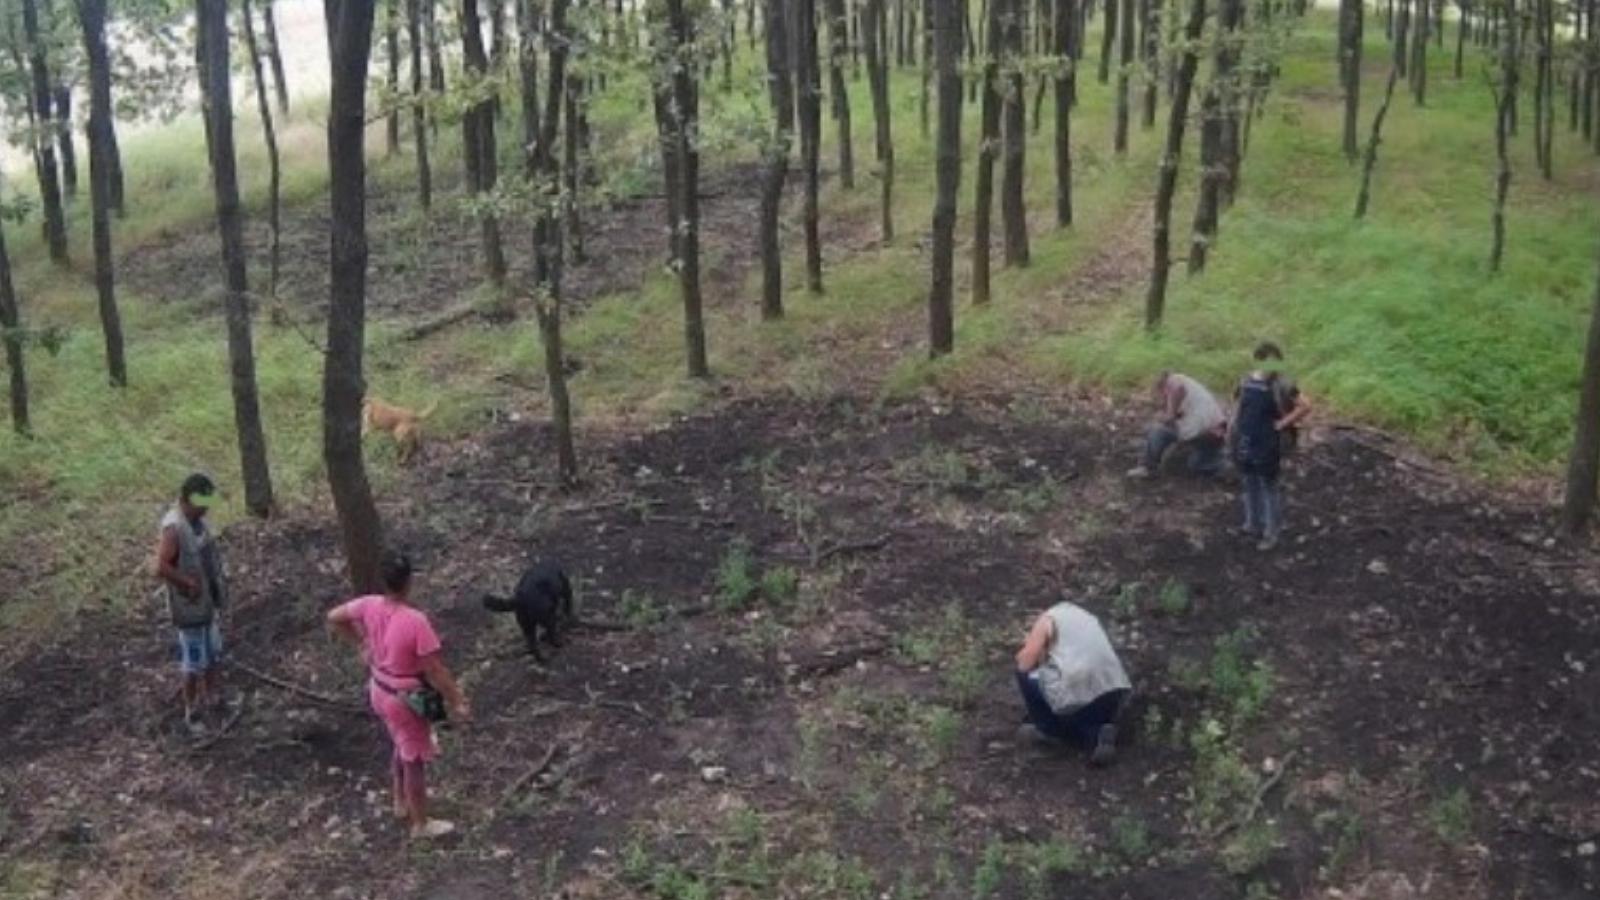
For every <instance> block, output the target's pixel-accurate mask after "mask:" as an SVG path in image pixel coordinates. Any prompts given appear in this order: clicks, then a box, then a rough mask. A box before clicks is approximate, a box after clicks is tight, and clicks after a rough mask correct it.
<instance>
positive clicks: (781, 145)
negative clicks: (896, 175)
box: [760, 0, 883, 321]
mask: <svg viewBox="0 0 1600 900" xmlns="http://www.w3.org/2000/svg"><path fill="white" fill-rule="evenodd" d="M765 2H766V20H767V88H768V93H769V95H770V96H771V99H772V136H771V138H770V139H769V143H768V145H767V148H766V151H767V159H766V171H765V172H764V173H763V177H762V180H761V222H760V244H761V318H763V319H767V320H769V321H770V320H773V319H781V318H783V249H782V247H781V246H780V245H779V242H778V213H779V212H780V211H781V210H782V206H783V183H784V181H785V180H786V179H787V178H788V175H789V147H790V145H791V143H792V142H793V138H792V136H791V133H790V132H791V130H792V127H793V123H794V90H793V87H792V82H791V80H790V77H789V33H788V29H787V28H786V27H785V24H786V22H787V20H788V15H789V13H788V10H787V9H786V8H785V4H784V0H765ZM872 2H874V3H875V4H878V5H880V6H881V5H882V3H883V0H872ZM875 14H876V13H875V12H873V11H869V12H868V16H869V18H870V17H871V16H873V15H875ZM869 27H870V26H869ZM868 40H869V41H870V40H871V38H869V39H868ZM875 52H876V51H875V50H874V49H873V48H872V47H871V45H870V43H869V45H868V49H867V54H868V56H867V67H868V69H869V73H870V75H871V77H872V79H873V102H874V103H876V102H877V100H878V95H877V78H878V76H877V64H876V63H875V62H874V59H875V57H874V56H873V54H874V53H875ZM876 113H877V110H876V108H874V114H876ZM879 127H880V128H881V127H882V126H881V125H880V126H879ZM880 155H881V150H880Z"/></svg>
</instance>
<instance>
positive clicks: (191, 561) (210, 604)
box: [161, 507, 227, 628]
mask: <svg viewBox="0 0 1600 900" xmlns="http://www.w3.org/2000/svg"><path fill="white" fill-rule="evenodd" d="M168 529H171V530H172V532H173V533H174V534H175V535H177V540H178V564H177V568H178V571H180V572H182V573H183V574H184V575H187V576H189V577H191V578H194V579H195V580H197V581H198V582H199V583H200V593H199V595H198V596H195V597H186V596H184V595H183V593H182V592H181V591H179V590H178V589H177V588H175V587H173V586H171V585H167V611H168V612H169V613H170V614H171V615H172V624H173V625H176V626H177V627H179V628H195V627H198V626H201V625H209V624H211V620H212V619H213V618H214V617H215V616H216V611H217V610H219V609H221V608H222V606H223V604H224V603H226V602H227V584H226V581H225V579H224V578H223V574H222V556H221V553H220V552H219V551H218V550H217V544H216V541H214V540H213V539H212V537H211V531H210V529H208V528H206V526H205V522H204V521H203V520H202V521H200V522H196V523H191V522H190V521H189V520H188V519H187V518H185V517H184V515H183V513H182V512H180V511H179V510H178V508H177V507H173V508H172V509H169V510H167V514H166V515H164V516H162V517H161V530H162V531H163V532H165V531H167V530H168Z"/></svg>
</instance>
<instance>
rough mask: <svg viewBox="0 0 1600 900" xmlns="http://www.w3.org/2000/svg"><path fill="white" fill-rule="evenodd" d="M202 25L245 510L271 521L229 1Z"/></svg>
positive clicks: (205, 4) (201, 16)
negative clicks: (237, 153)
mask: <svg viewBox="0 0 1600 900" xmlns="http://www.w3.org/2000/svg"><path fill="white" fill-rule="evenodd" d="M195 22H196V23H197V26H198V29H199V31H200V33H201V34H203V35H204V38H203V40H202V41H201V46H202V47H203V48H204V49H203V53H204V63H205V68H204V70H203V71H202V72H201V73H200V75H201V85H202V91H201V102H202V105H203V107H204V114H205V117H206V120H207V121H208V122H210V127H209V128H207V129H206V136H207V147H208V150H209V156H210V161H211V185H212V189H213V192H214V194H215V196H216V207H217V232H218V234H219V235H220V236H221V238H222V275H223V282H224V284H225V285H226V287H227V321H228V369H229V373H230V379H229V383H230V387H231V389H232V393H233V421H234V425H235V427H236V428H237V430H238V434H239V462H240V468H241V470H242V471H243V473H244V496H245V507H246V508H247V509H249V510H250V513H251V514H252V515H254V516H257V517H260V518H266V517H267V516H268V515H271V513H272V477H271V474H270V470H269V468H268V466H267V438H266V433H265V431H264V430H263V429H262V427H261V399H260V394H259V392H258V391H257V389H256V357H255V347H254V342H253V340H252V338H251V334H250V282H249V279H248V277H247V275H246V272H245V259H244V222H243V218H242V216H241V215H240V210H239V177H238V170H237V164H236V162H235V159H236V157H235V155H234V145H233V86H232V83H231V82H232V72H231V67H230V65H229V62H230V60H229V53H228V50H229V47H230V45H229V41H228V2H227V0H195ZM107 105H108V106H109V103H108V104H107ZM108 112H109V110H108ZM100 180H101V178H100V176H96V178H95V182H96V189H97V190H99V191H101V192H102V193H103V191H104V188H103V187H101V186H100ZM96 205H97V206H98V205H99V204H98V203H97V204H96Z"/></svg>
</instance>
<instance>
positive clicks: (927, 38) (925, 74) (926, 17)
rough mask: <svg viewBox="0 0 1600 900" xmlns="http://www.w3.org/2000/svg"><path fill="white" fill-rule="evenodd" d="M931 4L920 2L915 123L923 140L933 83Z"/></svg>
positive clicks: (929, 1) (924, 1) (925, 135)
mask: <svg viewBox="0 0 1600 900" xmlns="http://www.w3.org/2000/svg"><path fill="white" fill-rule="evenodd" d="M1001 2H1004V0H1001ZM933 3H934V0H922V96H921V98H920V102H919V103H918V107H917V112H918V120H917V121H918V123H919V124H920V125H921V128H922V136H923V137H924V138H926V137H927V136H928V103H929V102H930V100H929V98H930V97H931V96H932V83H933V31H932V27H933V26H932V23H933Z"/></svg>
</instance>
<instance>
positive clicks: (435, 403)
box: [417, 400, 439, 420]
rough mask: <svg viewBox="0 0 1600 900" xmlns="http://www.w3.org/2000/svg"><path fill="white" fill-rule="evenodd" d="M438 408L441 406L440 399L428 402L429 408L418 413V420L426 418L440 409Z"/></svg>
mask: <svg viewBox="0 0 1600 900" xmlns="http://www.w3.org/2000/svg"><path fill="white" fill-rule="evenodd" d="M438 408H439V401H437V400H435V401H433V402H432V403H430V404H428V408H427V409H425V410H423V411H422V412H419V413H417V419H418V420H421V419H426V418H427V417H429V416H431V415H433V411H434V410H436V409H438Z"/></svg>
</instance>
